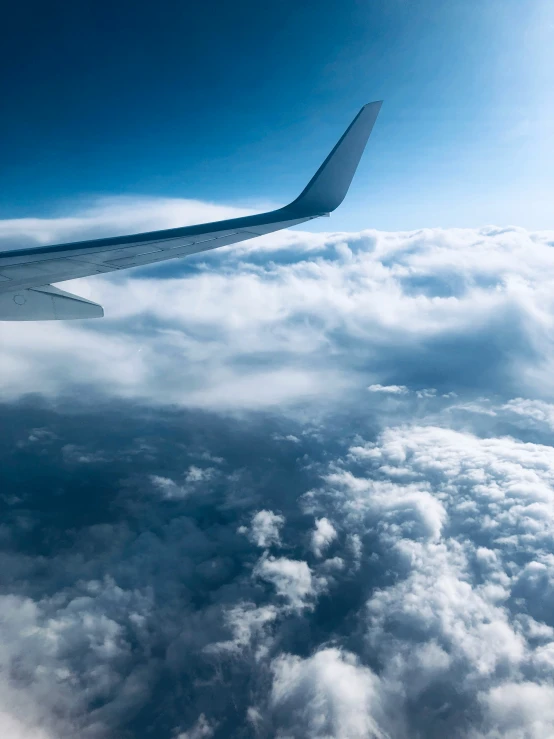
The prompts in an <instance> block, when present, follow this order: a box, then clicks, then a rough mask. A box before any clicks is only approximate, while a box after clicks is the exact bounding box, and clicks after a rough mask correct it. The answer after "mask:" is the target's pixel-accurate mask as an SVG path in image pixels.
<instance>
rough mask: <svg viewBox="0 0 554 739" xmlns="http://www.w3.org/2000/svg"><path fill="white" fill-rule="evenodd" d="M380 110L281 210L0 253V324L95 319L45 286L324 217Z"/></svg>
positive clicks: (85, 304) (366, 115) (85, 307)
mask: <svg viewBox="0 0 554 739" xmlns="http://www.w3.org/2000/svg"><path fill="white" fill-rule="evenodd" d="M380 108H381V102H375V103H369V104H368V105H365V106H364V107H363V108H362V109H361V110H360V112H359V113H358V115H357V116H356V117H355V118H354V120H353V121H352V123H351V124H350V126H349V127H348V128H347V129H346V131H345V133H344V134H343V135H342V137H341V138H340V139H339V141H338V143H337V144H336V146H335V147H334V149H333V150H332V151H331V153H330V154H329V156H328V157H327V158H326V159H325V161H324V162H323V164H322V165H321V167H320V168H319V169H318V171H317V172H316V174H315V175H314V176H313V177H312V179H311V180H310V182H309V183H308V185H307V186H306V187H305V188H304V190H303V191H302V193H301V194H300V195H299V196H298V197H297V198H296V200H293V201H292V203H289V205H286V206H284V207H283V208H278V209H277V210H273V211H269V212H267V213H259V214H256V215H252V216H244V217H242V218H231V219H228V220H225V221H216V222H213V223H205V224H200V225H197V226H184V227H182V228H172V229H167V230H163V231H150V232H148V233H142V234H132V235H129V236H116V237H114V238H106V239H94V240H92V241H79V242H75V243H70V244H52V245H49V246H42V247H34V248H27V249H18V250H12V251H5V252H0V320H8V321H14V320H35V321H36V320H60V319H69V318H94V317H99V316H101V315H102V309H101V308H100V306H98V305H96V304H95V303H90V302H89V301H85V300H83V299H82V298H79V297H78V296H76V295H71V293H67V292H62V291H59V290H58V289H57V288H52V287H51V285H50V283H52V282H55V283H57V282H63V281H64V280H70V279H75V278H77V277H88V276H91V275H95V274H103V273H106V272H113V271H116V270H121V269H127V268H129V267H136V266H139V265H146V264H154V263H156V262H161V261H165V260H167V259H175V258H178V257H185V256H188V255H190V254H197V253H198V252H202V251H207V250H209V249H216V248H217V247H219V246H227V245H229V244H236V243H238V242H240V241H245V240H247V239H253V238H256V237H257V236H261V235H263V234H267V233H272V232H273V231H279V230H281V229H284V228H289V227H291V226H296V225H298V224H300V223H304V222H305V221H309V220H311V219H313V218H318V217H319V216H322V215H327V214H328V213H330V212H331V211H333V210H335V208H337V207H338V206H339V205H340V204H341V203H342V201H343V200H344V198H345V196H346V193H347V191H348V188H349V187H350V183H351V181H352V178H353V176H354V173H355V171H356V168H357V166H358V163H359V161H360V158H361V156H362V154H363V151H364V148H365V145H366V143H367V140H368V138H369V135H370V134H371V131H372V129H373V125H374V123H375V121H376V119H377V115H378V114H379V110H380ZM39 288H40V290H39ZM72 301H74V302H72Z"/></svg>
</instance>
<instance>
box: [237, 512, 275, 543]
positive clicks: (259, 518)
mask: <svg viewBox="0 0 554 739" xmlns="http://www.w3.org/2000/svg"><path fill="white" fill-rule="evenodd" d="M284 523H285V518H284V516H281V515H280V514H278V513H273V511H266V510H262V511H258V512H257V513H255V514H254V515H253V516H252V521H251V523H250V528H249V529H247V528H246V527H241V529H240V530H241V533H243V532H244V533H248V537H249V538H250V541H252V542H253V543H254V544H256V546H258V547H264V548H266V547H269V546H271V545H272V544H275V545H276V546H279V544H280V543H281V538H280V534H279V532H280V530H281V528H282V526H283V525H284Z"/></svg>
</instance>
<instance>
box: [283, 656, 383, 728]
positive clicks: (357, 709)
mask: <svg viewBox="0 0 554 739" xmlns="http://www.w3.org/2000/svg"><path fill="white" fill-rule="evenodd" d="M272 669H273V676H274V677H273V685H272V689H271V705H272V708H273V710H274V711H276V712H277V713H278V714H279V715H280V723H281V726H282V729H281V731H279V733H278V736H280V737H286V736H291V735H292V736H305V737H314V738H315V737H327V736H329V737H350V738H351V739H385V736H386V735H385V733H384V732H383V731H381V729H380V728H379V725H378V720H379V718H380V714H382V707H381V705H380V696H379V691H378V683H379V680H378V678H377V677H376V676H375V675H374V674H373V673H372V672H371V670H370V669H368V668H367V667H363V666H362V665H360V664H359V661H358V659H357V658H356V656H355V655H353V654H350V653H347V652H346V653H345V652H341V651H340V650H338V649H336V648H328V649H322V650H321V651H319V652H317V653H316V654H314V655H313V656H312V657H309V658H308V659H300V658H299V657H295V656H293V655H291V654H283V655H281V656H280V657H278V658H277V659H275V661H274V662H273V664H272ZM376 719H377V720H376ZM291 732H292V733H291Z"/></svg>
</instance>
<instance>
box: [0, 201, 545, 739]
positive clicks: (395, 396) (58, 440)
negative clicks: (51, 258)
mask: <svg viewBox="0 0 554 739" xmlns="http://www.w3.org/2000/svg"><path fill="white" fill-rule="evenodd" d="M161 205H162V206H163V207H166V208H167V209H168V211H167V212H166V214H165V215H162V216H160V215H159V212H160V211H158V210H156V209H155V208H154V206H153V205H152V204H151V203H150V205H149V204H148V203H142V204H141V205H140V208H141V211H142V213H141V214H140V215H139V214H138V212H139V209H138V208H135V204H133V202H131V203H129V202H127V210H125V207H120V208H119V209H118V206H125V202H123V203H119V204H118V203H117V202H107V203H106V202H104V203H101V204H100V205H98V206H96V208H95V209H92V211H88V212H87V213H84V215H83V216H82V217H81V216H80V217H79V218H76V219H60V220H59V221H56V222H46V223H45V222H33V223H31V224H30V223H26V224H21V223H19V224H17V223H16V224H15V225H14V223H10V224H8V225H6V224H3V225H2V226H0V234H7V235H8V236H10V238H12V237H13V234H15V233H18V228H19V233H21V234H23V235H22V239H27V241H29V240H44V239H45V238H49V239H52V240H57V239H58V238H60V239H63V238H66V235H67V237H68V238H69V235H70V234H71V238H75V237H76V236H75V234H77V233H79V234H81V235H82V236H85V235H89V234H98V235H100V234H102V233H103V230H102V229H104V228H107V227H112V226H113V225H114V223H115V221H116V220H117V219H119V223H120V225H121V230H126V229H130V230H132V225H133V224H136V225H137V229H136V230H140V228H149V227H154V226H159V225H162V224H161V223H160V222H159V221H156V220H155V219H156V218H162V220H163V218H165V219H166V220H165V223H166V225H171V224H172V223H173V221H171V218H170V215H168V214H171V213H173V214H175V218H177V217H179V218H181V217H183V216H182V215H181V211H183V212H184V210H186V207H185V206H187V204H182V203H181V204H176V203H172V202H169V203H165V205H164V204H161ZM189 205H190V204H189ZM150 206H152V207H150ZM163 207H162V211H163ZM187 207H189V206H187ZM203 207H204V208H205V209H206V211H209V208H210V207H209V206H203ZM183 209H184V210H183ZM193 210H194V206H190V212H191V213H192V211H193ZM209 212H214V213H215V211H209ZM171 217H173V216H171ZM208 217H211V216H208ZM213 217H217V215H214V216H213ZM87 219H88V220H87ZM110 219H111V220H110ZM69 220H70V221H71V222H68V221H69ZM106 224H107V225H106ZM22 226H24V228H23V227H22ZM139 226H140V228H139ZM553 243H554V234H548V233H540V234H532V233H528V232H525V231H523V230H521V229H518V228H506V229H497V228H492V227H488V228H483V229H480V230H452V231H441V230H427V231H418V232H413V233H396V234H394V233H379V232H375V231H366V232H362V233H359V234H303V233H294V234H293V233H285V234H281V235H276V236H273V237H271V239H269V238H268V239H263V240H259V242H258V243H256V242H251V243H249V244H245V245H239V246H238V247H233V248H231V249H224V250H221V251H219V252H214V253H212V254H204V255H202V256H200V257H195V258H194V259H191V260H188V261H187V262H185V263H182V264H175V265H169V266H167V265H166V266H163V267H159V268H157V269H156V270H153V269H152V270H142V271H136V272H134V273H130V275H129V276H122V275H117V276H115V277H111V278H101V279H96V280H92V279H91V280H89V281H79V282H76V283H75V284H74V285H73V286H71V289H74V290H75V291H76V292H78V293H80V294H83V295H86V296H87V297H88V296H93V297H94V298H95V299H98V300H99V301H100V302H102V303H103V304H104V306H105V308H106V313H107V315H108V318H107V319H105V320H104V321H98V322H92V321H91V322H88V323H87V322H83V323H71V324H60V325H56V324H43V325H40V324H27V325H15V324H14V325H10V324H3V325H2V326H1V331H2V341H3V347H4V351H3V356H2V359H1V360H0V362H1V375H0V381H1V386H2V392H3V398H4V403H3V405H2V428H3V429H4V435H3V436H2V437H1V438H0V458H1V460H0V461H1V463H2V469H3V479H4V484H3V489H2V491H1V493H0V504H1V506H2V524H1V525H0V564H1V571H2V573H4V574H3V577H2V583H1V587H0V644H2V648H1V649H0V733H2V731H3V733H5V734H6V735H10V736H13V737H15V738H16V739H53V738H54V737H56V739H65V737H73V736H76V735H79V736H83V737H85V739H86V738H87V737H90V738H91V739H112V737H118V739H119V738H120V737H121V738H123V739H125V737H138V738H139V739H140V738H141V737H145V738H146V737H148V736H152V735H156V736H160V737H167V738H168V739H175V737H178V738H179V739H185V738H188V739H190V738H191V737H195V738H197V737H215V738H216V739H217V738H218V737H227V736H237V737H273V736H275V737H280V738H281V739H285V737H287V738H288V737H314V738H315V737H337V738H342V737H353V738H355V737H375V738H377V739H384V738H388V739H411V738H412V737H430V738H431V739H432V738H434V737H436V738H437V739H438V738H439V737H444V736H451V737H460V738H461V737H464V738H465V737H467V738H468V739H496V738H497V737H508V738H509V739H523V738H524V737H526V738H527V737H530V738H531V739H547V738H548V737H550V736H552V734H553V733H554V713H553V711H552V708H551V706H552V705H554V617H553V615H552V614H553V613H554V557H553V555H552V551H553V549H554V513H553V512H554V493H553V490H554V447H553V446H552V442H553V440H554V403H553V402H552V401H553V397H552V395H553V390H554V386H553V385H552V379H551V376H552V372H551V368H552V363H553V362H554V350H553V347H552V339H551V336H552V326H551V322H552V318H551V316H552V315H553V310H552V309H553V308H554V306H553V304H552V302H553V299H552V297H551V296H552V295H553V290H552V287H553V286H554V285H553V284H551V283H552V282H553V281H554V256H552V255H553V254H554V252H552V248H551V247H552V244H553ZM88 291H90V292H88ZM45 326H46V329H45Z"/></svg>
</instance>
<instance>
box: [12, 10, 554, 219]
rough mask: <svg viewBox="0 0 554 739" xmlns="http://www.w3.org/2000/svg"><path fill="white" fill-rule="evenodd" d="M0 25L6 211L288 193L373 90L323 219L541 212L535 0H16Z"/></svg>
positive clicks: (543, 90)
mask: <svg viewBox="0 0 554 739" xmlns="http://www.w3.org/2000/svg"><path fill="white" fill-rule="evenodd" d="M31 18H32V22H29V21H30V19H31ZM0 35H1V39H0V40H1V43H0V56H1V57H2V59H1V61H2V69H3V74H2V76H1V80H0V94H1V96H2V101H3V105H2V108H3V110H2V116H1V117H0V160H1V161H2V167H1V169H0V190H1V192H2V198H1V200H0V217H2V218H10V217H22V216H33V215H50V214H53V213H58V214H59V213H64V214H68V213H71V211H72V209H74V208H75V207H76V204H77V203H78V202H81V201H82V200H83V199H85V200H86V199H89V198H91V197H95V196H98V195H119V194H141V195H163V196H178V197H185V198H198V199H201V200H209V201H213V202H220V203H225V204H239V205H247V206H250V207H259V206H263V205H265V204H267V203H284V202H286V201H287V200H288V199H290V198H291V197H293V196H295V195H296V194H297V193H298V191H299V189H300V188H301V187H302V186H303V185H304V184H305V181H306V180H307V179H308V178H309V176H311V174H312V171H313V170H314V168H315V167H317V166H318V165H319V163H320V161H321V159H322V157H323V156H325V154H326V153H327V151H328V149H329V148H330V146H331V145H332V144H333V143H334V141H335V139H336V138H337V136H338V135H340V133H341V132H342V129H343V128H344V126H345V125H346V124H347V123H348V122H349V120H350V119H351V117H352V116H353V115H354V113H355V112H356V110H357V109H358V108H359V106H360V105H362V104H363V103H365V102H367V101H370V100H375V99H384V101H385V105H384V106H383V109H382V113H381V117H380V120H379V122H378V125H377V127H376V129H375V132H374V134H373V137H372V140H371V145H370V149H369V151H368V156H367V157H366V158H365V159H364V161H363V164H362V165H361V169H360V171H359V174H358V177H357V178H356V181H355V186H354V188H353V191H352V192H351V195H350V197H349V199H348V200H347V201H346V202H345V204H344V205H343V207H342V208H341V210H340V211H338V213H337V214H336V215H335V216H333V218H332V221H331V222H327V223H326V224H325V228H335V229H352V230H355V229H360V228H367V227H376V228H381V229H408V228H418V227H422V226H478V225H482V224H485V223H496V224H500V225H505V224H511V223H515V224H517V225H521V226H525V227H528V228H546V227H551V226H552V212H553V208H552V204H553V202H554V184H553V174H552V173H553V171H554V147H553V145H552V141H553V136H552V134H553V129H554V122H553V121H554V117H553V111H554V106H553V103H552V90H553V89H554V72H553V71H552V70H553V69H554V52H553V51H552V48H553V47H554V45H553V44H552V40H553V35H554V6H553V5H552V3H550V2H546V1H545V0H479V1H477V0H463V1H462V0H453V1H452V2H448V3H444V2H438V0H422V1H421V2H418V3H408V2H406V1H405V0H386V1H384V2H368V1H367V0H366V1H365V2H361V1H359V0H345V1H344V2H341V3H337V2H332V1H330V0H323V1H322V2H301V3H298V2H297V1H296V0H294V1H292V0H281V1H280V2H266V3H259V2H254V1H253V0H241V1H239V2H235V3H222V2H214V0H205V1H204V2H201V3H200V2H197V3H192V2H189V3H183V2H174V1H166V2H163V3H161V4H156V5H153V4H152V3H140V2H139V3H136V2H125V1H121V0H117V1H116V2H114V3H112V4H110V5H109V6H108V5H107V4H104V3H100V4H98V3H95V2H74V3H65V2H60V1H59V0H58V1H54V2H52V3H48V4H47V5H41V4H38V3H34V4H31V5H29V4H20V5H18V6H16V5H15V4H11V6H10V7H9V9H7V11H5V12H4V16H3V23H2V31H1V32H0ZM313 228H314V229H316V230H318V229H319V230H320V226H319V225H316V224H314V226H313Z"/></svg>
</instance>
